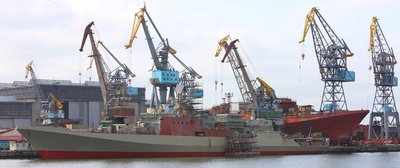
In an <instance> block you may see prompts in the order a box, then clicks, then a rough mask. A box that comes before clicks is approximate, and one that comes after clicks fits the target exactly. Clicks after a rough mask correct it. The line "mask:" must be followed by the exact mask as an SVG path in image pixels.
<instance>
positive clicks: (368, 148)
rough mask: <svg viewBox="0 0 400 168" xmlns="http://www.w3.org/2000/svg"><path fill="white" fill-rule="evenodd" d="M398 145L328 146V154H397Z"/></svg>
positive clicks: (399, 149)
mask: <svg viewBox="0 0 400 168" xmlns="http://www.w3.org/2000/svg"><path fill="white" fill-rule="evenodd" d="M397 151H400V145H397V144H396V145H394V144H383V145H361V146H330V147H329V148H328V153H359V152H397Z"/></svg>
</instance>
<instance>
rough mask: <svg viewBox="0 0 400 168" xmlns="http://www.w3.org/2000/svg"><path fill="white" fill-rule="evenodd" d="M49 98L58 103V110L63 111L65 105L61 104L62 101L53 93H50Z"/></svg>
mask: <svg viewBox="0 0 400 168" xmlns="http://www.w3.org/2000/svg"><path fill="white" fill-rule="evenodd" d="M49 96H50V98H51V100H53V101H55V102H56V106H57V109H58V110H62V109H63V104H62V103H61V102H60V100H58V99H57V97H56V96H54V95H53V93H49Z"/></svg>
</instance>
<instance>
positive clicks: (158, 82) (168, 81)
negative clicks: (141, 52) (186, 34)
mask: <svg viewBox="0 0 400 168" xmlns="http://www.w3.org/2000/svg"><path fill="white" fill-rule="evenodd" d="M145 16H146V17H145ZM146 18H147V19H146ZM146 20H148V21H150V23H151V25H152V27H153V28H154V30H155V32H156V33H157V35H158V37H159V39H160V40H161V43H160V45H159V46H158V48H156V47H155V46H154V43H153V38H152V37H151V35H150V32H149V28H148V26H147V23H146ZM140 25H142V27H143V30H144V33H145V36H146V40H147V44H148V46H149V49H150V53H151V57H152V59H153V62H154V67H155V70H153V71H152V78H151V79H150V82H151V84H152V85H153V92H152V98H151V102H150V107H152V108H154V109H155V110H156V111H158V110H159V109H160V107H161V106H162V105H167V106H169V107H172V106H173V104H174V103H175V94H174V91H175V88H176V86H177V85H178V84H179V83H180V77H179V72H178V71H176V70H175V69H174V68H173V67H172V66H171V65H170V63H169V61H168V55H169V54H171V55H172V56H173V57H174V58H175V59H177V60H178V62H179V63H180V64H182V66H184V67H185V69H186V72H185V74H186V75H188V76H187V77H190V80H189V81H193V80H194V79H195V78H198V79H200V78H201V75H199V74H198V73H197V72H196V71H194V70H193V68H191V67H189V66H187V65H185V64H184V63H183V62H182V61H181V60H180V59H179V58H178V57H176V56H175V54H176V51H175V50H174V49H172V48H171V47H170V45H169V43H168V40H167V39H164V38H163V37H162V36H161V34H160V32H159V31H158V29H157V27H156V25H155V24H154V22H153V20H152V19H151V17H150V15H149V14H148V12H147V10H146V6H144V7H143V8H141V9H140V11H139V12H137V13H136V14H135V18H134V22H133V28H132V33H131V37H130V40H129V42H128V44H127V45H125V48H126V49H128V48H131V47H132V44H133V41H134V39H135V38H136V34H137V32H138V30H139V27H140ZM182 79H186V78H185V77H184V78H182ZM157 88H158V90H159V94H158V92H157ZM168 90H169V93H168V97H167V92H168ZM158 95H160V98H158ZM167 98H168V99H167Z"/></svg>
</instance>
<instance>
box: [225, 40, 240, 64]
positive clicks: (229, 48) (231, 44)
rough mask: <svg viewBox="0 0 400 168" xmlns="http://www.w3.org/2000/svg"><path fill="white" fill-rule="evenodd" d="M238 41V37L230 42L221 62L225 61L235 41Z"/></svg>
mask: <svg viewBox="0 0 400 168" xmlns="http://www.w3.org/2000/svg"><path fill="white" fill-rule="evenodd" d="M238 41H239V39H236V40H233V41H232V42H231V43H229V45H228V47H227V48H226V52H225V55H224V58H222V61H221V62H225V59H226V58H227V57H228V54H229V53H230V52H231V50H232V48H233V47H234V46H235V43H236V42H238Z"/></svg>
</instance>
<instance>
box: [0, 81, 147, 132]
mask: <svg viewBox="0 0 400 168" xmlns="http://www.w3.org/2000/svg"><path fill="white" fill-rule="evenodd" d="M36 87H37V88H35V86H33V85H32V84H31V82H27V81H15V82H13V83H0V128H15V127H17V126H38V125H40V124H41V123H42V121H41V118H40V111H41V107H40V106H41V105H40V104H41V101H48V100H49V96H48V95H49V94H50V93H52V94H53V95H55V96H56V97H57V99H58V100H60V102H61V103H62V104H63V110H64V118H65V119H70V120H75V121H79V124H80V125H82V126H84V127H98V125H99V122H100V120H102V115H101V111H102V109H103V106H104V104H103V99H102V97H101V96H102V95H101V90H100V86H99V83H98V82H93V81H86V82H84V83H72V81H70V80H44V79H38V80H37V86H36ZM36 90H38V92H40V93H39V94H36ZM38 97H40V98H38ZM133 98H134V102H135V103H134V111H135V116H138V115H139V113H142V112H144V111H145V102H146V100H145V88H138V92H137V94H136V95H135V96H134V97H133Z"/></svg>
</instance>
